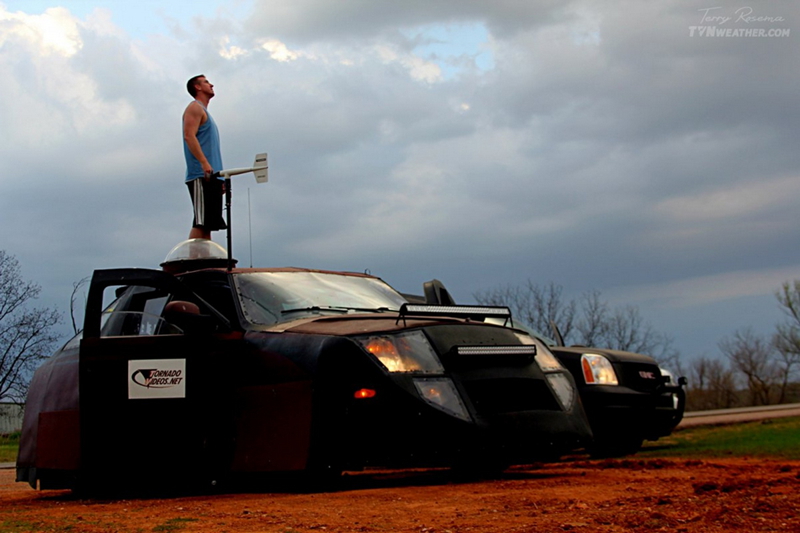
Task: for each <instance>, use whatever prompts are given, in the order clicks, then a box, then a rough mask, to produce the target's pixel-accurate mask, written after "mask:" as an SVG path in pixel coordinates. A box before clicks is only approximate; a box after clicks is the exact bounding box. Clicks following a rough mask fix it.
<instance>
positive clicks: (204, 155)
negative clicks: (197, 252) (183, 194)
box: [183, 74, 227, 239]
mask: <svg viewBox="0 0 800 533" xmlns="http://www.w3.org/2000/svg"><path fill="white" fill-rule="evenodd" d="M186 89H187V90H188V91H189V94H190V95H192V97H193V98H194V101H192V102H191V103H189V105H188V106H186V110H185V111H184V112H183V153H184V156H185V157H186V185H188V187H189V195H190V196H191V197H192V206H193V207H194V220H193V222H192V230H191V231H190V232H189V238H190V239H211V232H212V231H217V230H221V229H225V228H227V225H226V224H225V221H224V220H223V219H222V195H223V194H224V193H225V181H224V179H223V178H213V177H212V174H213V173H214V172H218V171H220V170H222V153H221V150H220V143H219V130H218V129H217V125H216V123H215V122H214V119H213V118H211V115H210V114H209V113H208V102H210V101H211V99H212V98H213V97H214V86H213V85H212V84H211V83H210V82H209V81H208V80H207V79H206V77H205V76H204V75H202V74H200V75H199V76H195V77H193V78H191V79H190V80H189V81H188V82H187V83H186Z"/></svg>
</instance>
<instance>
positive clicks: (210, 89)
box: [186, 74, 214, 98]
mask: <svg viewBox="0 0 800 533" xmlns="http://www.w3.org/2000/svg"><path fill="white" fill-rule="evenodd" d="M186 90H187V91H189V94H191V95H192V98H197V94H198V93H200V92H204V93H206V94H208V96H209V98H210V97H212V96H214V86H213V85H211V82H209V81H208V80H207V79H206V77H205V75H204V74H198V75H197V76H195V77H193V78H190V79H189V81H187V82H186Z"/></svg>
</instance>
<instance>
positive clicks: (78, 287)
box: [69, 276, 89, 335]
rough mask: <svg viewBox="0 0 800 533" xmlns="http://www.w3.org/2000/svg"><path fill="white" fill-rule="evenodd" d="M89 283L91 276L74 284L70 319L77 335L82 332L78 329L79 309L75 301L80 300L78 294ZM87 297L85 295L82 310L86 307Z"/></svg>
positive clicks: (70, 304)
mask: <svg viewBox="0 0 800 533" xmlns="http://www.w3.org/2000/svg"><path fill="white" fill-rule="evenodd" d="M87 283H89V276H86V277H85V278H82V279H80V280H79V281H74V282H73V283H72V295H71V296H70V297H69V317H70V318H71V319H72V331H73V333H75V334H76V335H77V333H78V331H80V330H79V329H78V321H77V320H76V318H75V315H76V313H77V309H78V306H77V304H76V303H75V300H77V299H78V293H79V292H80V290H81V289H82V288H83V287H84V286H85V285H86V284H87ZM85 296H86V295H84V302H83V304H84V305H83V306H81V307H80V308H81V309H83V307H84V306H85V305H86V301H85Z"/></svg>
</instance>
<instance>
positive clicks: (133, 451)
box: [79, 269, 237, 485]
mask: <svg viewBox="0 0 800 533" xmlns="http://www.w3.org/2000/svg"><path fill="white" fill-rule="evenodd" d="M114 288H117V291H116V296H117V298H116V300H114V301H113V303H112V304H111V305H109V306H107V307H106V306H104V304H103V294H104V293H105V294H106V298H108V293H109V292H110V290H112V289H114ZM171 314H172V315H174V316H171ZM235 346H237V340H236V338H235V335H233V336H232V335H231V330H230V323H228V322H227V320H226V319H225V318H224V317H222V316H221V315H219V314H218V313H215V310H214V309H213V308H211V307H210V306H208V305H207V304H205V302H203V301H202V300H200V299H199V298H198V297H197V296H196V295H195V294H194V293H192V292H191V291H189V290H188V289H186V288H185V287H184V286H183V285H182V284H181V283H180V282H179V281H178V280H177V279H175V278H174V277H173V276H171V275H169V274H165V273H164V272H161V271H155V270H144V269H121V270H110V271H97V272H95V275H94V277H93V279H92V284H91V286H90V289H89V296H88V301H87V311H86V317H85V323H84V335H83V339H82V341H81V348H80V363H79V389H80V425H81V472H82V473H83V474H85V475H87V477H88V478H90V479H98V478H100V479H102V480H106V481H109V482H115V481H121V480H123V479H124V480H126V481H133V482H136V481H140V482H143V483H148V484H151V485H152V484H154V482H155V484H159V483H160V482H161V481H163V482H174V481H179V480H180V479H181V478H185V477H186V476H188V475H189V474H190V473H201V475H213V473H214V472H215V471H216V470H218V469H219V468H224V462H225V461H226V457H225V455H226V445H225V444H224V443H225V441H226V440H227V439H230V438H232V436H231V435H229V434H228V435H226V434H225V429H224V428H225V427H226V416H227V414H226V412H225V400H226V397H225V387H224V386H223V385H221V384H220V383H221V379H220V378H221V375H220V373H221V370H222V369H221V367H220V364H221V362H222V361H223V360H224V357H223V356H224V355H225V354H226V353H227V354H228V355H230V351H231V350H234V351H235Z"/></svg>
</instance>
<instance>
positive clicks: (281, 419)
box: [232, 381, 312, 472]
mask: <svg viewBox="0 0 800 533" xmlns="http://www.w3.org/2000/svg"><path fill="white" fill-rule="evenodd" d="M311 394H312V391H311V382H310V381H298V382H292V383H279V384H272V385H261V386H257V387H246V388H243V389H240V390H239V391H238V393H237V398H236V403H237V417H236V452H235V454H234V459H233V467H232V469H233V470H234V471H239V472H279V471H291V470H302V469H304V468H305V467H306V464H307V462H308V451H309V444H310V442H309V441H310V438H311Z"/></svg>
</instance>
